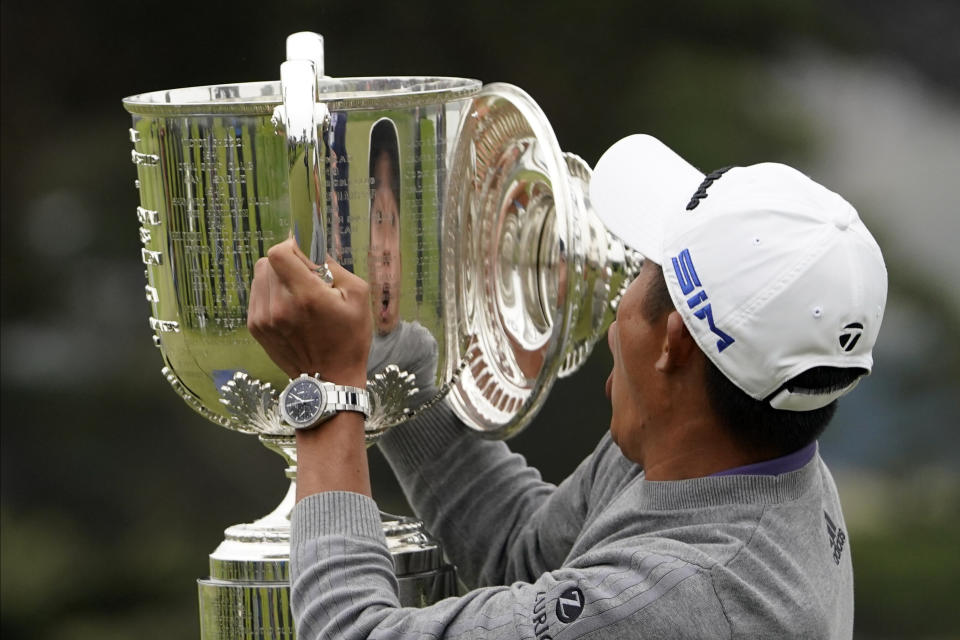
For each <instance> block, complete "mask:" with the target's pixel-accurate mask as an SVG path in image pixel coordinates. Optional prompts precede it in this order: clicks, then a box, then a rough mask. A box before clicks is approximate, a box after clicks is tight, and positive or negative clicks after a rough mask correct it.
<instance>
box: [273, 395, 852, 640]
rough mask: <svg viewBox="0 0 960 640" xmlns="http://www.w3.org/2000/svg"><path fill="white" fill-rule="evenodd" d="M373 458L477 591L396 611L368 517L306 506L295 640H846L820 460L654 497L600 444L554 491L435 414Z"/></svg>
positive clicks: (837, 521) (376, 524)
mask: <svg viewBox="0 0 960 640" xmlns="http://www.w3.org/2000/svg"><path fill="white" fill-rule="evenodd" d="M381 448H382V450H383V451H384V453H385V455H386V457H387V459H388V461H389V462H390V465H391V466H392V468H393V469H394V472H395V473H396V475H397V477H398V479H399V480H400V483H401V485H402V486H403V488H404V491H405V493H406V494H407V496H408V498H409V500H410V503H411V505H412V506H413V508H414V510H415V511H416V513H417V515H418V517H420V518H422V519H423V520H424V522H425V523H426V526H427V529H428V530H429V531H430V532H431V533H432V534H433V535H435V536H436V537H438V538H439V539H440V540H441V541H442V543H443V545H444V550H445V551H446V553H447V555H448V557H449V558H450V559H451V561H453V562H454V563H455V564H456V565H457V567H458V573H459V576H460V578H461V579H462V580H463V581H464V582H465V583H466V584H468V585H470V586H473V587H476V588H475V589H474V590H473V591H470V592H469V593H467V594H466V595H464V596H460V597H455V598H448V599H446V600H443V601H441V602H439V603H437V604H435V605H433V606H430V607H426V608H423V609H411V608H400V607H399V603H398V600H397V596H396V578H395V577H394V575H393V571H392V563H391V559H390V555H389V553H388V552H387V547H386V543H385V540H384V537H383V533H382V529H381V526H380V517H379V512H378V510H377V506H376V504H375V503H374V501H373V500H371V499H370V498H367V497H365V496H361V495H358V494H353V493H347V492H329V493H321V494H317V495H314V496H310V497H308V498H306V499H304V500H302V501H301V502H299V503H298V504H297V507H296V509H295V510H294V514H293V527H292V529H293V531H292V544H291V552H290V557H291V581H292V607H293V612H294V616H295V618H296V621H297V633H298V637H299V638H300V640H312V639H313V638H337V639H340V638H368V637H369V638H390V639H397V640H399V639H407V638H410V639H412V638H432V639H439V638H464V639H465V638H489V639H494V638H503V639H507V638H511V639H513V638H529V639H531V640H570V639H572V638H591V639H596V640H600V639H615V638H849V637H851V635H852V628H853V573H852V567H851V562H850V550H849V543H848V541H847V540H846V534H845V531H846V525H845V524H844V520H843V514H842V512H841V509H840V503H839V500H838V497H837V491H836V487H835V486H834V483H833V479H832V478H831V476H830V473H829V471H828V470H827V468H826V466H825V465H824V463H823V461H822V460H821V458H820V456H819V454H817V455H814V456H813V457H812V458H811V459H810V461H809V462H807V463H806V464H804V465H803V466H802V467H800V468H798V469H796V470H794V471H791V472H788V473H783V474H780V475H742V474H736V473H735V474H730V475H722V476H711V477H704V478H696V479H691V480H680V481H670V482H653V481H648V480H646V479H645V478H644V474H643V470H642V469H640V468H639V467H638V466H637V465H636V464H634V463H633V462H631V461H630V460H628V459H627V458H625V457H624V456H623V454H622V453H621V452H620V450H619V449H618V448H617V446H616V445H615V444H614V443H613V442H612V440H611V439H610V437H609V435H607V436H604V437H603V439H602V440H601V441H600V443H599V445H598V446H597V448H596V450H595V451H594V452H593V453H592V454H591V455H589V456H588V457H587V458H586V459H585V460H584V461H583V462H582V463H581V464H580V466H579V467H578V468H577V469H576V471H574V473H573V474H571V475H570V477H568V478H567V479H566V480H565V481H564V482H563V483H561V484H560V485H559V486H554V485H552V484H549V483H546V482H543V481H542V480H541V478H540V475H539V474H538V473H537V471H536V470H535V469H533V468H531V467H529V466H528V465H527V464H526V462H525V461H524V459H523V457H522V456H519V455H517V454H512V453H510V452H509V450H508V448H507V446H506V445H505V444H504V443H502V442H493V441H486V440H483V439H480V438H478V437H476V436H475V435H474V434H472V433H471V432H469V431H468V430H467V429H466V428H465V427H464V426H463V425H462V424H460V423H459V422H458V420H457V419H456V418H455V417H454V416H453V414H452V412H450V410H449V409H447V408H446V407H442V406H441V407H438V408H436V409H434V410H433V411H431V412H430V413H429V415H427V416H425V417H423V418H421V419H419V420H417V421H414V422H413V423H408V424H406V425H403V426H401V427H398V428H395V429H393V430H392V431H391V432H389V433H388V434H387V435H386V436H385V437H384V438H383V439H382V441H381Z"/></svg>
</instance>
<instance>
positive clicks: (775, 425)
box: [642, 261, 866, 457]
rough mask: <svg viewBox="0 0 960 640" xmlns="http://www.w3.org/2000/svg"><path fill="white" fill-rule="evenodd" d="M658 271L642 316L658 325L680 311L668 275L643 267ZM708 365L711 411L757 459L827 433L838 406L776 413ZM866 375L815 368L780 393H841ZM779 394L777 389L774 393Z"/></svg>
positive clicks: (649, 265) (852, 370)
mask: <svg viewBox="0 0 960 640" xmlns="http://www.w3.org/2000/svg"><path fill="white" fill-rule="evenodd" d="M653 267H656V269H657V275H656V276H655V277H654V278H653V280H652V281H651V283H650V286H649V287H648V289H647V291H646V293H645V294H644V299H643V311H642V313H643V316H644V318H645V319H646V320H647V321H648V322H656V321H657V320H659V319H661V318H662V317H663V316H664V315H666V314H667V313H669V312H670V311H673V310H674V309H675V307H674V306H673V300H672V299H671V298H670V292H669V291H668V290H667V281H666V280H665V279H664V277H663V270H662V269H660V266H659V265H657V264H655V263H653V262H649V261H648V262H647V263H646V264H645V265H644V268H645V269H647V268H653ZM704 361H705V362H706V370H705V385H706V391H707V399H708V401H709V402H710V406H711V407H712V408H713V411H714V413H715V414H716V415H717V417H718V418H719V420H720V422H721V423H722V424H723V425H724V427H726V428H727V430H728V431H729V432H730V433H731V434H732V435H733V437H734V439H735V441H736V443H737V445H738V446H740V447H741V448H742V449H743V450H745V451H748V452H750V453H752V454H758V455H770V456H774V457H777V456H781V455H786V454H788V453H791V452H793V451H796V450H797V449H800V448H801V447H804V446H806V445H808V444H810V443H811V442H813V441H814V440H816V439H817V438H818V437H819V436H820V434H821V433H823V430H824V429H826V427H827V424H829V422H830V420H831V419H832V418H833V414H834V413H836V411H837V401H836V400H834V401H833V402H831V403H830V404H828V405H827V406H825V407H821V408H820V409H814V410H812V411H785V410H781V409H774V408H773V407H772V406H770V403H769V402H768V400H767V399H764V400H756V399H754V398H751V397H750V396H749V395H747V394H746V392H744V391H743V390H742V389H740V388H739V387H737V386H736V385H735V384H733V382H731V381H730V380H729V379H728V378H727V376H725V375H724V374H723V373H722V372H721V371H720V369H718V368H717V366H716V365H715V364H713V362H711V361H710V358H707V357H706V356H704ZM864 373H866V371H865V370H864V369H860V368H839V367H815V368H813V369H808V370H807V371H804V372H803V373H801V374H800V375H798V376H796V377H795V378H793V379H791V380H789V381H788V382H787V383H786V384H784V385H783V387H781V388H787V389H791V390H793V389H796V388H800V389H815V390H818V391H830V390H836V389H842V388H844V387H846V386H848V385H849V384H851V383H852V382H853V381H854V380H856V379H857V378H859V377H860V376H862V375H863V374H864ZM779 391H780V389H777V391H776V392H774V393H777V392H779ZM771 395H772V394H771Z"/></svg>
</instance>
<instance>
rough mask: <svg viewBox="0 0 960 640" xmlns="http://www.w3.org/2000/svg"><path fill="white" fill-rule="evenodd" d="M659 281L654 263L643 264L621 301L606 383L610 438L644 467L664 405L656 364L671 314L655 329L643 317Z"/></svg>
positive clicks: (612, 332)
mask: <svg viewBox="0 0 960 640" xmlns="http://www.w3.org/2000/svg"><path fill="white" fill-rule="evenodd" d="M654 277H660V275H659V271H658V270H657V269H656V268H653V267H652V265H651V263H650V262H646V263H644V267H643V268H642V269H641V270H640V273H639V275H638V276H637V277H636V279H635V280H634V281H633V282H632V283H631V284H630V286H629V287H628V288H627V291H626V292H625V293H624V295H623V298H622V299H621V300H620V305H619V307H617V319H616V320H615V321H614V322H613V324H611V325H610V329H609V330H608V332H607V342H608V343H609V345H610V352H611V353H612V354H613V370H612V371H611V372H610V377H609V378H608V379H607V397H608V398H609V399H610V404H611V408H612V416H611V418H610V433H611V436H612V437H613V440H614V442H616V443H617V445H618V446H619V447H620V450H621V451H623V453H624V455H626V456H627V457H628V458H630V459H631V460H633V461H634V462H638V463H640V464H642V463H643V441H644V436H645V434H646V433H647V432H648V430H649V429H650V428H651V426H655V424H656V417H657V415H659V413H660V412H659V408H660V406H662V403H663V401H664V399H665V398H664V396H665V394H664V393H662V391H664V390H663V389H661V388H660V386H659V385H660V383H661V378H660V377H659V376H658V375H657V371H656V368H655V364H656V362H657V359H658V358H659V357H660V354H661V350H662V348H663V345H664V339H665V337H666V326H667V315H668V314H664V315H663V317H662V318H660V319H658V320H657V321H656V322H654V323H652V324H651V323H650V322H649V321H648V320H647V319H646V318H645V317H644V315H643V313H642V308H643V302H644V298H645V294H646V291H647V288H648V287H649V286H650V283H651V282H652V281H653V278H654Z"/></svg>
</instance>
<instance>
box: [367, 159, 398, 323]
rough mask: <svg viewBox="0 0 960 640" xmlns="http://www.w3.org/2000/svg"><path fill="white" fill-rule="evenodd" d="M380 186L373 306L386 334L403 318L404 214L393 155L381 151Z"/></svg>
mask: <svg viewBox="0 0 960 640" xmlns="http://www.w3.org/2000/svg"><path fill="white" fill-rule="evenodd" d="M375 168H376V170H375V178H376V183H375V184H376V185H377V189H376V191H375V193H374V196H373V202H372V203H371V208H370V251H369V253H368V254H367V259H368V263H367V267H368V270H369V274H370V306H371V308H372V309H373V319H374V326H375V328H376V330H377V333H378V334H380V335H386V334H388V333H390V332H391V331H393V330H394V329H395V328H396V326H397V323H398V322H399V320H400V310H399V308H398V306H397V303H398V301H399V297H400V214H399V210H398V207H397V198H396V196H394V194H393V190H392V189H391V188H390V181H391V171H392V169H391V167H390V156H389V155H388V154H386V153H383V154H381V155H380V157H379V158H378V159H377V162H376V165H375Z"/></svg>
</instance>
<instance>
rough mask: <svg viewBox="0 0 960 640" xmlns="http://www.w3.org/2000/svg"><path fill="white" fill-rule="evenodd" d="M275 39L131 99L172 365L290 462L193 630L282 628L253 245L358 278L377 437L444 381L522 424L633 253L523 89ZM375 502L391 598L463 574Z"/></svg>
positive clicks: (154, 279)
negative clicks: (199, 78)
mask: <svg viewBox="0 0 960 640" xmlns="http://www.w3.org/2000/svg"><path fill="white" fill-rule="evenodd" d="M287 45H288V46H287V57H288V60H287V62H285V63H283V64H282V65H281V80H280V82H276V81H271V82H247V83H237V84H220V85H209V86H203V87H192V88H182V89H172V90H166V91H155V92H151V93H145V94H140V95H136V96H131V97H128V98H126V99H124V101H123V104H124V107H125V108H126V109H127V111H129V112H130V113H131V115H132V118H133V123H132V127H131V128H130V139H131V141H132V142H133V144H134V148H133V150H132V152H131V159H132V162H133V163H134V164H135V165H136V168H137V180H136V187H137V188H138V190H139V192H140V201H141V205H140V206H139V207H137V212H136V215H137V219H138V221H139V223H140V229H139V233H140V238H141V241H142V243H143V247H142V250H141V255H142V259H143V263H144V265H145V275H146V280H147V283H146V287H145V295H146V298H147V301H148V302H149V303H150V308H151V315H150V318H149V324H150V327H151V328H152V330H153V332H154V335H153V339H154V343H155V345H156V346H157V347H158V348H159V350H160V353H161V355H162V358H163V362H164V367H163V369H162V371H163V374H164V376H165V378H166V379H167V381H168V382H169V383H170V384H171V385H172V386H173V388H174V389H175V390H176V392H177V393H178V394H179V395H180V396H181V397H182V398H183V399H184V400H185V401H186V402H187V404H189V405H190V406H191V407H192V408H193V409H194V410H195V411H197V412H198V413H200V414H201V415H203V416H204V417H206V418H208V419H209V420H210V421H212V422H214V423H215V424H218V425H220V426H223V427H226V428H229V429H234V430H237V431H241V432H244V433H248V434H253V435H256V436H258V437H259V439H260V440H261V441H262V442H263V443H264V444H265V445H266V446H267V447H268V448H270V449H272V450H274V451H276V452H278V453H279V454H281V455H282V456H283V457H284V458H285V459H286V460H287V464H288V469H287V475H288V477H289V478H290V479H291V486H290V488H289V490H288V492H287V495H286V497H285V498H284V500H283V501H282V502H281V504H280V505H279V506H278V507H277V508H276V509H275V510H274V511H273V512H272V513H270V514H269V515H267V516H265V517H263V518H261V519H260V520H257V521H256V522H253V523H250V524H242V525H235V526H233V527H230V528H228V529H227V530H226V532H225V533H226V538H225V540H224V541H223V543H222V544H221V545H220V546H219V547H218V548H217V549H216V550H215V551H214V552H213V553H212V554H211V556H210V578H209V579H202V580H199V581H198V582H199V591H200V610H201V636H202V637H204V638H254V637H256V638H292V637H293V635H294V631H293V623H292V619H291V617H290V612H289V589H288V571H287V563H288V553H289V515H290V512H291V511H292V508H293V504H294V496H295V488H294V483H295V479H296V461H295V451H296V449H295V443H294V438H293V430H292V428H291V427H289V426H288V425H286V424H284V423H283V422H282V420H281V418H280V416H279V412H278V411H277V406H276V404H277V399H276V398H277V395H278V389H282V388H283V387H284V386H285V384H286V382H287V377H286V375H285V374H283V373H282V372H281V371H280V370H279V368H277V367H276V365H274V364H273V362H271V361H270V359H269V357H268V356H267V355H266V353H265V352H264V351H263V349H262V348H261V347H260V346H259V344H257V343H256V342H255V341H254V340H253V338H252V337H251V336H250V334H249V332H248V331H247V328H246V314H247V305H248V297H249V292H250V282H251V280H252V278H253V266H254V264H255V263H256V261H257V259H259V258H260V257H262V256H264V255H266V252H267V250H268V249H269V248H270V247H271V246H272V245H273V244H275V243H277V242H280V241H283V240H285V239H287V238H288V237H290V236H292V237H294V238H296V240H297V242H298V244H299V246H300V247H301V249H303V251H304V252H305V253H306V254H307V255H309V256H310V257H311V259H312V260H314V261H315V262H317V263H318V264H323V262H324V260H325V259H326V256H330V258H332V259H334V260H336V261H337V262H338V263H339V264H341V265H342V266H344V267H345V268H347V269H348V270H350V271H353V272H354V273H356V274H357V275H359V276H361V277H363V278H364V279H366V280H367V281H368V282H369V283H370V289H371V313H372V314H373V317H374V333H375V335H374V336H373V341H372V346H371V351H370V357H369V360H368V389H369V390H370V392H371V397H372V401H373V412H372V414H371V416H370V419H369V420H368V422H367V425H366V434H367V440H368V443H372V442H374V441H375V440H376V439H377V437H378V436H379V435H380V434H382V433H383V432H384V430H386V429H388V428H390V427H392V426H395V425H397V424H399V423H401V422H403V421H405V420H408V419H411V418H412V417H414V416H415V415H416V414H417V413H419V412H421V411H426V410H428V409H429V407H430V406H432V405H433V404H434V403H437V402H448V403H449V404H450V406H451V407H452V408H453V410H454V411H455V412H456V414H457V415H458V416H459V417H460V418H461V419H462V420H463V421H464V423H465V424H466V425H467V426H468V427H470V428H472V429H474V430H476V431H477V432H479V433H480V434H481V435H483V436H485V437H491V438H506V437H509V436H511V435H513V434H515V433H517V432H518V431H520V430H521V429H522V428H523V427H524V426H526V425H527V424H528V423H529V421H530V420H531V419H532V418H533V416H534V415H535V414H536V412H537V410H539V408H540V407H541V406H542V404H543V402H544V400H545V398H546V396H547V394H548V392H549V389H550V387H551V386H552V384H553V382H554V381H555V380H556V378H557V377H558V376H562V375H566V374H569V373H570V372H572V371H573V370H575V369H576V368H577V367H578V366H579V365H580V364H582V362H583V361H584V360H585V359H586V357H587V355H588V354H589V352H590V350H591V348H592V346H593V344H594V342H596V340H597V338H598V337H599V336H600V335H602V333H603V331H604V330H605V329H606V327H607V325H609V323H610V321H611V320H612V317H613V309H614V307H615V304H616V302H617V300H618V298H619V295H620V293H621V292H622V290H623V288H624V287H625V286H626V285H627V284H628V283H629V281H630V279H631V278H632V276H633V275H634V274H635V272H636V270H637V269H638V268H639V264H640V258H639V256H638V255H636V254H634V253H633V252H631V251H629V250H627V249H625V248H624V247H623V245H622V244H621V243H620V242H619V241H618V240H616V239H614V238H613V237H611V236H610V235H609V234H608V233H607V232H606V230H605V229H604V228H603V226H602V224H601V223H600V222H599V221H598V220H597V218H596V216H595V215H594V214H593V213H592V211H591V208H590V203H589V197H588V191H589V190H588V185H589V179H590V169H589V167H588V166H587V164H586V163H585V162H583V161H582V160H580V159H579V158H577V157H575V156H572V155H569V154H564V153H562V152H561V150H560V148H559V145H558V143H557V140H556V137H555V135H554V133H553V131H552V129H551V128H550V125H549V122H548V120H547V119H546V117H545V116H544V115H543V113H542V111H541V110H540V109H539V107H538V106H537V105H536V103H535V102H534V101H533V100H532V99H531V98H530V97H529V96H527V95H526V94H525V93H524V92H523V91H521V90H520V89H518V88H516V87H513V86H510V85H502V84H494V85H487V86H485V87H484V86H482V85H481V83H480V82H479V81H476V80H470V79H464V78H446V77H369V78H330V77H327V76H325V75H324V69H323V46H322V39H321V38H320V37H319V36H318V35H316V34H309V33H301V34H294V36H291V37H290V38H289V39H288V43H287ZM345 330H349V328H345ZM331 339H335V337H334V336H332V337H331ZM383 523H384V532H385V534H386V537H387V540H388V546H389V547H390V550H391V554H392V556H393V559H394V565H395V568H396V570H397V575H398V580H399V583H400V598H401V603H402V604H404V605H411V606H421V605H425V604H429V603H431V602H434V601H436V600H439V599H440V598H442V597H446V596H448V595H453V594H454V593H455V589H456V583H455V577H454V570H453V568H452V567H451V566H449V565H446V564H444V561H443V556H442V552H441V551H440V547H439V545H438V544H437V543H436V542H435V541H433V540H432V539H431V538H430V537H429V536H428V535H427V534H426V533H425V532H424V531H423V530H422V528H421V527H420V525H419V523H418V522H417V521H415V520H412V519H409V518H402V517H395V516H388V515H386V514H384V516H383Z"/></svg>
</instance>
